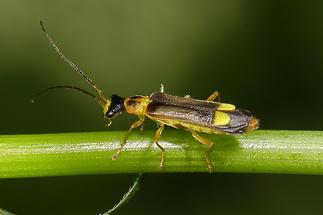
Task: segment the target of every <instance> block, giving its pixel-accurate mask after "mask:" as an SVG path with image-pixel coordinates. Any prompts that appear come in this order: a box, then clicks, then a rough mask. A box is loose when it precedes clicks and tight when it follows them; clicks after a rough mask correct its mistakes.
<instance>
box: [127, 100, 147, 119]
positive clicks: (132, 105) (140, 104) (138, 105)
mask: <svg viewBox="0 0 323 215" xmlns="http://www.w3.org/2000/svg"><path fill="white" fill-rule="evenodd" d="M149 103H150V98H149V96H130V97H128V98H126V99H125V101H124V106H125V109H126V111H127V112H128V113H129V114H135V115H139V116H142V115H144V114H145V112H146V108H147V105H148V104H149Z"/></svg>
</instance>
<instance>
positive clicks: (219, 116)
mask: <svg viewBox="0 0 323 215" xmlns="http://www.w3.org/2000/svg"><path fill="white" fill-rule="evenodd" d="M229 122H230V116H229V115H228V114H226V113H224V112H221V111H215V114H214V120H213V124H214V125H227V124H228V123H229Z"/></svg>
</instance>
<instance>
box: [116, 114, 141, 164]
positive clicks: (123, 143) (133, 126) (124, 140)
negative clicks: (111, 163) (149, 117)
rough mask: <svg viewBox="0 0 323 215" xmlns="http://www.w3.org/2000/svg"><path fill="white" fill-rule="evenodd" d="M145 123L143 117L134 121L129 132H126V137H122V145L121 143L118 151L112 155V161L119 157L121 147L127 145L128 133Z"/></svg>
mask: <svg viewBox="0 0 323 215" xmlns="http://www.w3.org/2000/svg"><path fill="white" fill-rule="evenodd" d="M144 121H145V118H144V117H143V118H139V120H138V121H136V122H134V123H133V124H132V125H131V126H130V128H129V130H128V132H127V134H126V136H125V137H124V139H123V141H122V143H121V145H120V148H119V149H118V151H117V152H116V153H115V154H114V155H113V157H112V160H115V159H117V158H118V157H119V155H120V153H121V151H122V150H123V147H124V146H125V145H126V143H127V139H128V137H129V135H130V133H131V131H132V130H133V129H135V128H138V127H139V126H140V125H142V123H143V122H144Z"/></svg>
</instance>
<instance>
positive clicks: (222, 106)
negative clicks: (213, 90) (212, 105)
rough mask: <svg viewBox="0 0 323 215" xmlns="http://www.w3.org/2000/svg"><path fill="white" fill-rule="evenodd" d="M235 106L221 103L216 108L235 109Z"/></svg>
mask: <svg viewBox="0 0 323 215" xmlns="http://www.w3.org/2000/svg"><path fill="white" fill-rule="evenodd" d="M235 109H236V107H235V106H234V105H232V104H226V103H221V104H220V105H219V107H218V110H235Z"/></svg>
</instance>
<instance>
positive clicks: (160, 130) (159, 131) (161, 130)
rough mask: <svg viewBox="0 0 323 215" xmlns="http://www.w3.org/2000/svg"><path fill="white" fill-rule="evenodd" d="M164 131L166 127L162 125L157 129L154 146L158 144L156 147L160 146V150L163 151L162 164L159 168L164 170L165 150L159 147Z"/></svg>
mask: <svg viewBox="0 0 323 215" xmlns="http://www.w3.org/2000/svg"><path fill="white" fill-rule="evenodd" d="M163 130H164V125H163V124H161V125H160V127H159V128H158V129H157V131H156V133H155V137H154V141H153V144H154V143H156V145H157V146H158V148H159V149H160V151H161V154H160V164H159V167H160V168H163V167H164V163H165V161H164V159H165V149H164V148H163V147H162V146H161V145H159V143H158V141H159V139H160V136H161V133H162V132H163Z"/></svg>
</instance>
